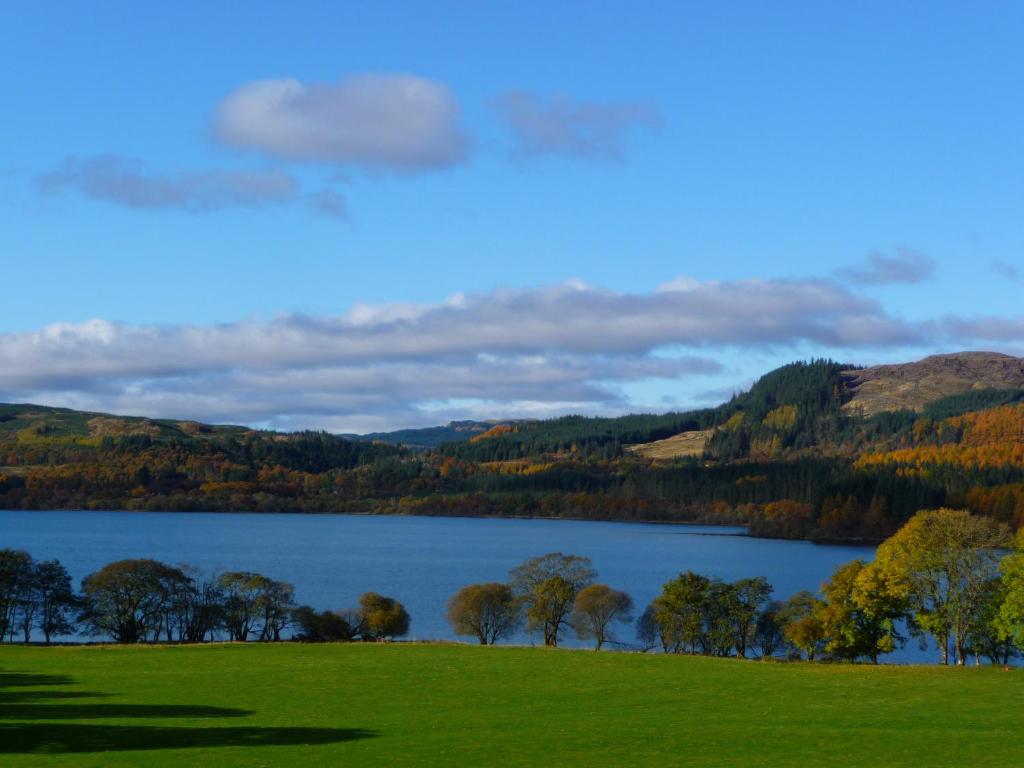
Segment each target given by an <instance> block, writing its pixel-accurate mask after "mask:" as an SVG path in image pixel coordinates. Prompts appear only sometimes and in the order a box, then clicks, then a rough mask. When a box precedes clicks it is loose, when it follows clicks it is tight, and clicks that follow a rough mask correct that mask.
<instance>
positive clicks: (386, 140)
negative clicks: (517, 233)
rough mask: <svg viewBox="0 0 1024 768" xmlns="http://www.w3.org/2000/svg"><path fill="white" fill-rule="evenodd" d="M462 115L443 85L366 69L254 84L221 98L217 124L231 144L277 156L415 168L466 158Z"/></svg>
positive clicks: (370, 166)
mask: <svg viewBox="0 0 1024 768" xmlns="http://www.w3.org/2000/svg"><path fill="white" fill-rule="evenodd" d="M459 113H460V108H459V103H458V100H457V99H456V98H455V95H454V94H453V93H452V92H451V90H450V89H449V88H448V87H447V86H446V85H444V84H443V83H439V82H437V81H434V80H428V79H426V78H422V77H416V76H414V75H403V74H358V75H352V76H349V77H346V78H344V79H342V80H340V81H339V82H337V83H309V84H307V83H302V82H299V81H298V80H294V79H279V80H259V81H256V82H251V83H247V84H245V85H242V86H241V87H239V88H237V89H236V90H234V91H233V92H231V93H230V94H228V95H227V96H226V97H225V98H224V100H223V101H222V102H221V103H220V105H219V107H218V108H217V111H216V115H215V118H214V125H215V129H216V132H217V135H218V136H219V137H220V139H221V140H222V141H224V142H225V143H227V144H230V145H232V146H236V147H241V148H245V149H252V150H257V151H259V152H263V153H265V154H267V155H272V156H275V157H283V158H288V159H292V160H304V161H317V162H325V163H332V164H341V165H351V166H356V167H361V168H368V169H373V170H391V171H399V172H414V171H424V170H430V169H437V168H445V167H449V166H452V165H456V164H458V163H461V162H464V161H465V160H466V158H467V157H468V154H469V148H470V141H469V138H468V137H467V135H466V134H465V133H464V132H463V131H462V130H461V128H460V127H459Z"/></svg>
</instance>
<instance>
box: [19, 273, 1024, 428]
mask: <svg viewBox="0 0 1024 768" xmlns="http://www.w3.org/2000/svg"><path fill="white" fill-rule="evenodd" d="M1022 337H1024V319H1022V318H996V317H980V318H957V317H944V318H937V319H934V320H931V321H927V322H921V323H910V322H906V321H903V320H901V319H899V318H897V317H893V316H892V315H890V314H889V313H888V312H887V311H886V309H885V308H884V307H883V306H882V305H881V304H880V303H879V302H878V301H875V300H873V299H870V298H867V297H864V296H862V295H859V294H856V293H853V292H851V291H848V290H847V289H845V288H844V287H842V286H841V285H840V284H838V283H836V282H832V281H828V280H741V281H722V282H704V283H701V282H696V281H693V280H685V281H682V282H678V283H675V282H673V283H668V284H666V286H662V288H661V289H660V290H658V291H654V292H650V293H632V294H630V293H616V292H613V291H609V290H603V289H600V288H596V287H592V286H587V285H586V284H583V283H580V282H578V281H577V282H573V283H569V284H564V285H556V286H551V287H546V288H539V289H528V290H517V291H513V290H504V291H495V292H492V293H489V294H476V295H464V294H456V295H455V296H453V297H452V298H451V299H449V300H447V301H443V302H439V303H436V304H413V303H396V304H390V305H379V306H372V305H358V306H356V307H354V308H353V309H352V310H351V311H350V312H348V313H347V314H344V315H340V316H333V317H309V316H304V315H288V316H283V317H278V318H276V319H273V320H269V321H255V320H250V321H243V322H237V323H229V324H223V325H213V326H195V325H191V326H188V325H183V326H146V325H129V324H123V323H116V322H111V321H106V320H93V321H89V322H86V323H65V324H55V325H51V326H47V327H45V328H42V329H39V330H36V331H30V332H21V333H6V334H0V400H7V401H11V400H16V401H26V400H28V401H38V402H48V403H52V404H65V405H70V406H73V407H88V408H92V409H99V410H106V411H114V412H128V413H142V414H149V415H157V416H173V417H180V418H185V417H189V418H198V419H205V420H214V421H230V422H244V423H259V424H269V425H274V426H296V425H299V426H307V427H308V426H335V427H336V428H339V429H343V430H351V429H354V427H353V426H352V425H354V424H364V425H365V424H371V423H373V424H375V425H377V426H380V425H382V424H386V425H391V426H395V425H408V424H422V423H424V421H425V419H427V418H430V419H434V420H437V417H438V413H439V410H438V409H439V408H440V407H441V406H439V405H438V404H439V403H440V404H444V403H467V402H474V403H477V404H478V405H477V406H474V408H476V409H477V410H475V411H473V412H474V413H476V412H478V411H479V410H480V409H481V408H485V407H486V408H490V409H492V411H491V412H492V413H493V414H495V415H501V416H509V415H515V413H514V411H515V409H516V408H522V409H523V414H526V413H527V412H528V413H529V414H538V413H553V412H565V411H576V412H584V413H598V412H609V411H623V410H630V409H631V408H633V407H635V406H634V405H633V404H632V403H631V402H630V401H629V398H628V397H627V396H626V395H625V394H623V390H624V389H629V387H627V386H626V385H628V384H635V383H642V382H646V381H651V380H662V381H678V382H682V381H683V380H685V379H687V378H688V377H692V376H703V375H720V374H721V372H722V367H721V365H720V364H719V363H718V362H717V361H716V360H715V359H713V357H709V356H708V353H707V352H705V350H716V351H717V352H721V351H723V350H725V349H738V350H751V351H757V350H765V349H768V350H774V351H776V352H777V351H779V350H782V349H790V350H794V351H796V350H803V349H805V348H807V347H808V346H809V347H811V348H813V349H817V350H832V351H837V350H850V349H853V348H861V349H865V350H873V351H877V350H879V349H884V348H897V349H903V348H906V347H915V346H916V347H934V346H936V345H942V344H956V345H961V344H964V343H968V342H971V341H979V340H980V341H994V342H998V343H1015V342H1019V340H1020V339H1021V338H1022ZM480 404H485V405H480ZM526 404H529V405H528V407H527V405H526ZM467 408H468V406H465V405H451V406H450V408H449V411H448V412H449V414H450V416H449V418H450V417H457V416H458V415H460V414H463V415H465V414H466V413H467V412H468V411H467ZM469 410H472V409H469ZM521 415H522V414H521ZM442 420H444V419H442ZM346 425H347V426H346Z"/></svg>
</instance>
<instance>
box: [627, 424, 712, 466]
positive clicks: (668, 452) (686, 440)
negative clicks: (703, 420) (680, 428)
mask: <svg viewBox="0 0 1024 768" xmlns="http://www.w3.org/2000/svg"><path fill="white" fill-rule="evenodd" d="M714 432H715V431H714V430H713V429H703V430H695V431H693V432H681V433H680V434H678V435H672V437H666V438H665V439H664V440H655V441H654V442H651V443H639V444H637V445H627V446H626V450H627V451H629V452H630V453H635V454H637V455H638V456H643V457H644V458H645V459H679V458H683V457H685V456H701V455H703V453H704V446H706V445H707V444H708V440H709V439H711V435H713V434H714Z"/></svg>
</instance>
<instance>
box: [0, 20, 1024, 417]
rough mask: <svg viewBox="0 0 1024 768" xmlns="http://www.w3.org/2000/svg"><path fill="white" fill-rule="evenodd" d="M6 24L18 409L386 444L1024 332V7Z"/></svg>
mask: <svg viewBox="0 0 1024 768" xmlns="http://www.w3.org/2000/svg"><path fill="white" fill-rule="evenodd" d="M4 15H5V22H4V23H3V24H2V25H0V50H2V51H3V52H4V53H3V56H4V59H5V63H6V66H4V67H2V68H0V85H2V87H3V93H4V96H5V98H4V110H3V112H4V119H3V120H2V121H0V146H2V147H4V149H2V150H0V260H2V267H3V274H4V277H5V283H6V285H7V288H6V290H5V291H4V300H3V303H2V304H0V334H2V335H0V369H2V370H0V399H2V400H32V401H35V402H44V403H53V404H63V405H71V406H75V407H88V408H95V409H103V410H115V411H120V412H132V413H146V414H151V415H159V416H177V417H195V418H203V419H210V420H219V421H244V422H247V423H254V424H261V425H268V426H275V427H281V428H298V427H323V428H327V429H332V430H339V431H362V430H370V429H381V428H391V427H401V426H416V425H423V424H429V423H435V422H442V421H447V420H448V419H449V418H460V417H465V416H487V415H493V416H502V417H504V416H514V415H525V416H530V415H548V414H554V413H562V412H584V413H618V412H624V411H631V410H641V409H643V410H647V409H665V408H667V407H687V406H690V405H694V404H701V403H703V402H706V401H707V400H708V399H713V398H714V397H717V396H719V395H720V394H722V393H723V392H727V391H728V390H729V389H731V388H733V387H735V386H737V385H743V384H745V383H747V382H749V381H750V380H751V379H752V378H754V377H756V376H757V375H759V374H760V373H763V372H764V371H765V370H767V369H769V368H771V367H774V366H775V365H778V364H780V363H783V362H786V361H789V360H791V359H794V358H800V357H807V356H811V355H829V356H832V357H836V358H840V359H843V360H848V361H851V362H875V361H891V360H904V359H915V358H918V357H921V356H923V355H926V354H930V353H934V352H943V351H954V350H958V349H966V348H972V349H974V348H980V349H996V350H1002V351H1006V352H1010V353H1016V354H1021V352H1022V350H1024V320H1022V310H1021V306H1020V304H1021V302H1020V298H1019V297H1020V294H1021V290H1022V288H1024V282H1022V279H1021V276H1022V274H1024V255H1022V254H1024V226H1022V223H1021V222H1022V221H1024V151H1022V150H1024V102H1022V101H1021V99H1020V92H1021V87H1022V85H1024V59H1022V58H1021V57H1020V55H1019V46H1020V40H1021V39H1022V37H1024V7H1022V6H1020V5H1019V4H1013V3H971V4H953V3H932V4H928V5H927V6H924V5H922V4H920V3H896V2H886V3H861V4H845V5H840V4H838V3H828V4H825V3H809V2H805V3H785V2H776V3H730V4H722V3H704V4H685V3H600V4H599V3H558V4H552V3H517V4H508V3H502V4H498V3H430V4H427V3H382V2H376V3H345V4H338V3H294V4H289V5H287V6H282V5H281V4H278V3H273V4H271V3H249V4H246V6H245V7H244V8H241V7H235V8H232V7H230V6H229V5H228V4H210V3H176V4H173V5H171V6H167V7H166V8H162V9H160V10H153V9H150V8H146V7H144V6H140V5H139V4H137V3H135V4H128V3H113V2H111V3H104V4H102V5H101V6H99V7H96V8H90V9H89V10H88V11H86V10H84V7H83V6H82V5H81V4H79V3H66V4H60V3H36V4H31V5H30V4H22V7H20V8H11V9H8V10H6V11H5V14H4ZM268 83H269V84H268ZM282 89H283V90H282ZM282 93H283V94H284V96H281V94H282ZM410 94H411V95H410ZM275 99H283V101H275ZM666 286H668V287H674V288H675V289H676V290H669V291H665V290H659V288H662V289H664V288H665V287H666ZM680 289H681V290H680ZM568 313H572V314H571V316H570V315H569V314H568ZM766 315H767V317H766ZM218 345H219V346H218Z"/></svg>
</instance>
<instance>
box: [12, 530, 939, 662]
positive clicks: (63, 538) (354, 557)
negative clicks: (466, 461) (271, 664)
mask: <svg viewBox="0 0 1024 768" xmlns="http://www.w3.org/2000/svg"><path fill="white" fill-rule="evenodd" d="M742 534H743V529H741V528H723V527H712V526H689V525H654V524H638V523H604V522H584V521H573V520H496V519H473V518H449V517H383V516H381V517H367V516H353V515H299V514H279V515H265V514H215V513H157V512H146V513H143V512H0V548H3V547H12V548H15V549H24V550H26V551H28V552H29V553H30V554H31V555H32V556H33V557H35V558H36V559H37V560H46V559H51V558H56V559H58V560H60V561H61V562H62V563H64V565H65V566H66V567H67V568H68V570H69V571H70V572H71V575H72V577H73V578H74V580H75V582H76V583H80V581H81V579H82V577H84V576H86V575H87V574H89V573H91V572H92V571H95V570H96V569H98V568H100V567H101V566H103V565H105V564H106V563H109V562H111V561H113V560H120V559H123V558H129V557H132V558H134V557H149V558H154V559H156V560H162V561H164V562H167V563H171V564H181V563H187V564H189V565H193V566H197V567H198V568H200V569H201V570H202V571H204V572H206V573H215V572H218V571H231V570H251V571H258V572H260V573H263V574H266V575H267V576H270V577H272V578H275V579H281V580H284V581H288V582H290V583H292V584H294V585H295V596H296V600H297V601H298V602H299V603H308V604H310V605H313V606H315V607H317V608H321V609H323V608H332V609H340V608H346V607H350V606H353V605H355V604H356V602H357V600H358V597H359V595H360V594H362V593H363V592H366V591H368V590H373V591H375V592H380V593H381V594H385V595H389V596H393V597H396V598H397V599H399V600H401V601H402V602H403V603H404V604H405V606H406V608H407V609H408V611H409V613H410V615H411V616H412V631H411V633H410V637H412V638H418V639H454V636H453V635H452V633H451V629H450V628H449V626H448V624H447V623H446V622H445V619H444V612H445V603H446V602H447V600H448V598H449V596H450V595H451V594H452V593H454V592H455V591H456V590H457V589H459V587H462V586H464V585H466V584H470V583H473V582H482V581H504V580H505V579H506V578H507V576H508V572H509V570H510V569H511V568H513V567H515V566H516V565H518V564H519V563H521V562H522V561H523V560H525V559H526V558H529V557H533V556H535V555H541V554H544V553H546V552H554V551H561V552H566V553H572V554H577V555H585V556H587V557H589V558H590V559H591V560H592V561H593V563H594V567H595V568H596V569H597V571H598V577H599V580H600V581H602V582H605V583H608V584H611V585H612V586H614V587H616V588H619V589H624V590H626V591H627V592H629V593H630V594H631V595H632V596H633V599H634V601H635V602H636V605H637V607H638V611H639V610H642V609H643V606H645V605H646V604H647V603H648V602H649V601H650V600H651V599H652V598H654V597H655V595H657V594H658V592H659V591H660V588H661V585H662V584H663V583H664V582H665V581H667V580H668V579H670V578H672V577H673V576H675V575H676V574H678V573H679V572H680V571H685V570H693V571H696V572H697V573H701V574H705V575H709V576H718V577H720V578H722V579H726V580H733V579H738V578H742V577H747V576H765V577H767V578H768V580H769V581H770V582H771V584H772V586H773V587H774V588H775V597H776V598H777V599H785V598H787V597H789V595H791V594H793V593H794V592H796V591H798V590H801V589H810V590H813V591H816V590H817V588H818V585H819V584H820V583H821V582H822V581H823V580H824V579H826V578H827V577H828V576H829V575H830V574H831V573H832V570H833V569H834V568H835V566H836V565H838V564H839V563H843V562H846V561H849V560H852V559H854V558H858V557H860V558H864V559H866V560H870V559H871V558H872V557H873V556H874V548H873V547H863V546H822V545H816V544H810V543H808V542H803V541H778V540H772V539H756V538H750V537H747V536H744V535H742ZM618 633H619V637H620V639H622V640H632V639H633V637H632V635H633V629H632V627H631V626H623V627H622V628H621V629H619V630H618ZM567 639H568V638H567ZM530 641H531V638H529V637H527V636H525V635H524V636H522V637H521V638H519V642H530ZM891 658H892V660H893V661H907V660H916V659H917V658H919V654H918V652H917V650H916V645H914V647H913V649H907V650H904V651H903V652H902V653H900V654H897V655H894V656H893V657H891Z"/></svg>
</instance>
